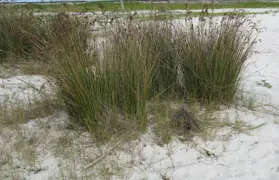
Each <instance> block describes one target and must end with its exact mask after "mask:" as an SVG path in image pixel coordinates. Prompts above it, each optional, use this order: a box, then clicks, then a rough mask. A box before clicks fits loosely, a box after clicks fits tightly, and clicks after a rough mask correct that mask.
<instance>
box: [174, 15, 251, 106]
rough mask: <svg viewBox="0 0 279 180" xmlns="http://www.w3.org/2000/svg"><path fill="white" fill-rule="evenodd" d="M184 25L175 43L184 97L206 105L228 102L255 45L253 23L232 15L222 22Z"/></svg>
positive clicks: (204, 18)
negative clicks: (192, 98)
mask: <svg viewBox="0 0 279 180" xmlns="http://www.w3.org/2000/svg"><path fill="white" fill-rule="evenodd" d="M216 20H217V21H216ZM186 23H187V25H186V27H185V28H184V29H183V30H182V31H180V33H179V35H178V39H179V43H178V44H177V47H178V50H177V51H178V53H179V66H180V68H181V72H182V74H183V78H182V79H183V80H182V84H183V94H184V95H185V96H192V97H194V98H196V99H198V100H199V101H201V102H206V103H211V102H216V103H217V104H220V103H230V102H231V101H232V99H233V97H234V95H235V94H236V91H237V89H238V88H239V83H240V80H241V73H242V70H243V68H244V65H245V61H246V60H247V58H248V57H249V55H250V54H251V52H252V48H253V45H254V43H255V36H254V35H255V30H256V27H255V26H254V23H252V21H251V20H250V19H249V18H248V17H244V16H234V15H233V14H231V15H229V16H225V17H223V18H222V20H221V21H218V19H217V18H215V19H212V18H206V17H200V18H199V20H198V22H197V23H195V22H194V21H193V20H192V19H190V20H187V22H186Z"/></svg>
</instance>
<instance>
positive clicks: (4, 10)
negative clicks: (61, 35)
mask: <svg viewBox="0 0 279 180" xmlns="http://www.w3.org/2000/svg"><path fill="white" fill-rule="evenodd" d="M46 32H47V31H46V29H45V27H44V21H43V19H42V18H40V17H35V16H33V15H32V12H30V11H27V10H26V9H19V10H16V9H12V8H8V7H5V6H2V7H0V62H4V61H6V60H7V58H10V59H13V60H14V61H15V60H18V59H26V58H27V57H30V56H34V55H35V52H34V51H35V44H37V45H38V44H39V43H40V42H41V41H40V39H41V38H45V37H46Z"/></svg>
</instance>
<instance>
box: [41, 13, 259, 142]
mask: <svg viewBox="0 0 279 180" xmlns="http://www.w3.org/2000/svg"><path fill="white" fill-rule="evenodd" d="M203 15H204V16H202V17H200V18H199V19H197V18H196V19H194V18H191V17H189V18H187V20H186V23H185V24H184V25H183V26H180V27H179V26H177V25H176V24H175V23H176V22H175V21H163V22H160V21H149V22H138V21H136V20H135V19H133V18H134V16H131V18H129V20H123V19H122V20H113V19H110V18H106V19H107V20H108V22H107V23H104V22H98V19H97V20H94V21H93V22H94V24H92V23H90V21H89V20H87V19H89V18H88V17H87V18H86V17H85V18H82V19H81V18H80V17H77V16H70V15H67V14H65V13H59V14H58V15H55V16H54V17H52V18H49V19H47V23H48V24H47V29H46V30H47V31H48V33H47V34H48V37H47V38H45V39H43V41H42V44H43V45H40V44H39V45H37V46H36V48H38V49H37V52H41V55H42V57H43V58H44V59H49V60H50V64H51V66H52V69H53V71H54V72H53V73H52V75H51V78H50V80H51V81H53V79H54V87H55V88H56V90H57V92H58V93H59V95H60V97H61V98H62V99H63V102H64V105H65V109H66V111H67V112H68V114H69V116H70V118H71V119H72V120H73V121H74V122H77V124H80V125H82V126H85V127H86V128H87V129H88V130H90V131H91V132H93V134H94V135H95V137H98V138H105V139H108V138H110V137H111V135H112V134H115V133H117V134H119V133H122V132H124V131H131V130H133V131H144V130H145V129H146V127H147V125H148V110H147V104H148V102H150V101H153V100H154V99H156V101H159V102H160V101H162V100H174V99H176V98H179V99H186V98H187V99H188V98H189V96H191V97H192V98H195V99H197V100H198V101H200V102H203V103H212V102H216V103H217V104H222V103H230V102H231V101H232V100H233V98H234V95H235V93H236V91H237V89H238V86H239V83H240V80H241V79H240V75H241V72H242V70H243V67H244V63H245V60H246V59H247V58H248V56H249V54H250V52H251V49H252V47H253V44H254V42H255V41H254V37H253V36H254V34H253V33H254V30H255V29H256V28H255V27H254V26H251V21H250V19H248V18H247V17H244V16H237V15H236V14H235V13H234V14H231V15H228V16H226V17H224V18H223V19H222V20H221V21H218V19H214V18H213V17H205V16H206V14H205V13H204V14H203ZM196 20H198V21H196ZM216 20H217V21H216ZM98 23H99V24H105V26H101V28H104V29H103V30H104V31H105V32H106V33H105V37H102V38H100V37H98V34H99V33H100V30H95V26H94V25H95V24H98ZM180 25H181V24H180ZM246 27H249V28H247V29H245V28H246ZM98 28H100V26H97V28H96V29H98ZM101 42H102V43H103V46H102V47H101V48H100V47H99V44H101ZM167 137H168V136H167Z"/></svg>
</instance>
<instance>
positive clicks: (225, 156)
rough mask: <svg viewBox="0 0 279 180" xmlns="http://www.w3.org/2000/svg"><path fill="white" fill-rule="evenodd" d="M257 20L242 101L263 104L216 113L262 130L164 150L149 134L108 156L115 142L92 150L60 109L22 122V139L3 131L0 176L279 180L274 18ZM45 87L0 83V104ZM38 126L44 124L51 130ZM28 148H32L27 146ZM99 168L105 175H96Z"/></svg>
mask: <svg viewBox="0 0 279 180" xmlns="http://www.w3.org/2000/svg"><path fill="white" fill-rule="evenodd" d="M254 19H255V21H260V22H259V26H260V27H264V28H265V29H264V30H263V32H262V33H260V35H259V39H261V42H259V43H258V44H257V45H256V49H255V50H256V51H257V53H255V54H253V56H252V57H250V58H249V60H248V65H247V68H246V71H245V73H244V74H243V78H244V81H243V82H244V87H243V89H244V90H246V91H248V92H249V93H248V95H247V96H249V97H250V96H251V97H252V96H253V97H256V99H257V103H258V104H268V105H266V106H261V107H259V108H258V109H257V110H256V111H250V110H247V109H245V108H240V109H236V108H229V109H228V108H226V109H225V108H224V109H222V110H220V111H218V112H216V114H217V115H219V116H220V117H227V118H228V119H229V120H230V121H231V122H236V121H237V120H241V121H243V122H246V123H248V124H251V125H255V126H257V125H260V124H263V123H264V124H265V125H264V126H262V127H260V128H257V129H255V130H251V131H249V132H248V133H237V134H234V133H232V132H231V131H230V128H229V127H224V128H222V129H220V130H218V132H217V134H216V137H215V138H214V139H213V140H208V141H205V140H202V139H201V138H199V137H194V139H193V142H189V143H185V142H184V143H182V142H180V141H179V140H178V139H174V140H173V141H172V142H171V143H169V144H168V145H165V146H163V147H161V146H158V145H156V144H155V143H154V141H153V136H154V135H153V133H152V131H151V130H149V131H148V132H147V133H146V134H144V135H142V136H141V137H140V138H139V139H138V140H136V141H133V142H130V143H128V144H125V145H121V148H118V150H117V151H113V150H112V149H111V147H113V145H112V144H108V145H105V146H103V147H95V146H94V145H92V144H91V145H90V143H92V142H90V138H89V137H88V134H87V133H82V136H79V138H76V136H75V134H74V133H72V132H71V131H67V130H65V129H66V124H67V116H66V115H65V113H63V112H57V113H55V114H54V115H52V116H49V117H47V118H42V119H40V123H38V121H39V120H38V119H35V120H30V121H29V122H28V123H27V124H22V125H21V126H20V129H21V130H22V129H24V133H23V135H22V134H21V136H19V135H17V133H15V131H12V130H11V129H9V128H6V129H5V128H4V129H2V134H1V133H0V179H28V180H31V179H32V180H43V179H92V180H93V179H129V180H142V179H148V180H160V179H165V180H166V179H167V178H168V179H172V180H236V179H237V180H256V179H257V180H277V179H279V118H278V116H276V115H275V113H276V112H277V111H276V110H277V109H276V108H275V107H278V106H279V81H278V80H279V72H278V68H279V40H278V37H279V24H278V19H279V14H278V13H277V14H265V15H256V16H255V18H254ZM45 82H46V81H45V79H44V78H43V77H41V76H17V77H12V78H7V79H0V103H3V102H4V101H7V99H8V100H11V101H16V100H28V99H32V96H34V94H35V95H36V93H37V91H38V90H36V89H40V88H41V87H42V86H43V84H44V83H45ZM267 85H268V86H267ZM271 86H272V87H271ZM34 87H35V88H34ZM271 105H272V106H271ZM43 123H45V124H48V128H45V127H44V126H43V125H42V124H43ZM21 130H18V131H17V132H21ZM65 134H66V137H67V139H71V143H70V145H69V146H62V143H61V142H60V141H59V142H58V143H56V145H57V144H58V147H56V148H55V151H52V150H51V149H53V147H51V144H54V142H53V141H55V140H57V139H61V138H63V137H65ZM19 137H21V138H23V139H24V140H25V141H27V140H28V141H31V140H32V138H35V139H37V140H35V142H40V143H38V145H36V146H35V145H32V146H31V147H32V148H31V150H32V152H33V155H31V159H32V158H33V159H34V160H31V162H32V163H27V164H26V163H24V162H25V161H24V159H25V158H26V157H25V156H27V155H28V153H25V154H23V155H22V154H19V153H18V152H19V150H17V148H16V146H15V144H16V143H17V142H18V138H19ZM38 138H40V139H39V140H38ZM65 141H66V140H65ZM65 141H63V142H65ZM59 143H60V145H61V148H59ZM87 143H89V145H87ZM63 144H64V143H63ZM116 145H117V143H116ZM23 147H25V145H24V146H21V148H23ZM26 147H30V146H28V144H27V145H26ZM78 152H79V153H78ZM112 152H113V153H112ZM98 153H99V154H98ZM63 154H64V155H65V156H64V155H63ZM67 155H68V156H67ZM34 157H35V158H34ZM69 157H71V158H69ZM96 159H97V161H96ZM98 160H100V161H98ZM29 161H30V160H29ZM94 162H98V163H97V164H98V165H95V163H94ZM116 169H118V170H116ZM104 170H105V173H104ZM95 171H96V172H95ZM97 171H98V172H102V173H103V174H106V175H103V176H102V173H100V174H97ZM108 175H110V176H108ZM85 176H87V177H86V178H85Z"/></svg>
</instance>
